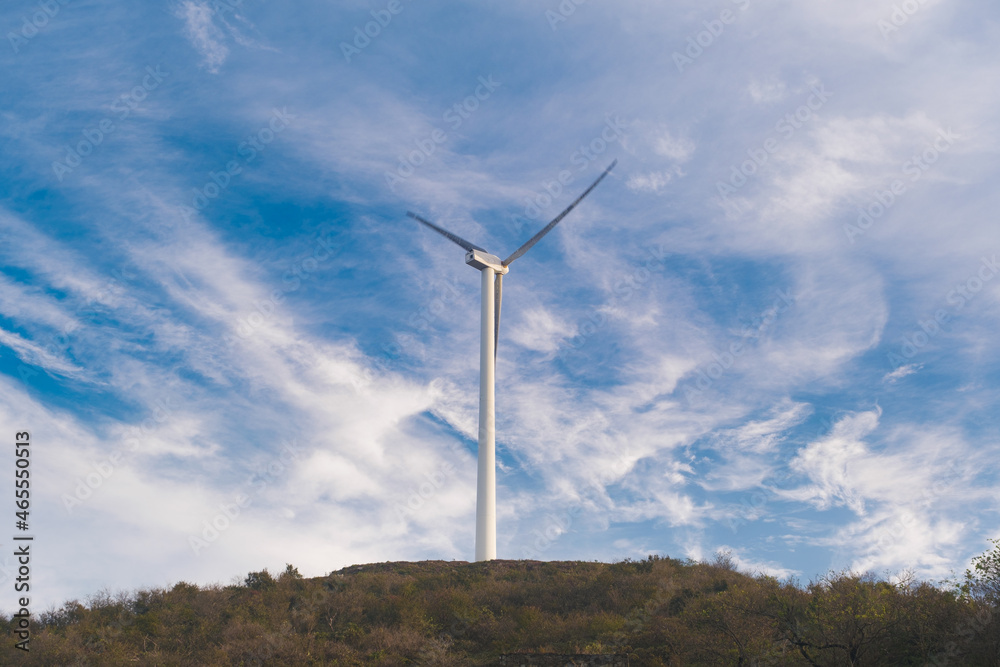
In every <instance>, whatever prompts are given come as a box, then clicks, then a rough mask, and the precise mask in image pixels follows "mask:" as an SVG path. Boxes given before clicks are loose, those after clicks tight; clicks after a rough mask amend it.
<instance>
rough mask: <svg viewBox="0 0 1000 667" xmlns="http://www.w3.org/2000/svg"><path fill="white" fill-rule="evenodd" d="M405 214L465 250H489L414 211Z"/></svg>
mask: <svg viewBox="0 0 1000 667" xmlns="http://www.w3.org/2000/svg"><path fill="white" fill-rule="evenodd" d="M406 215H408V216H410V217H411V218H413V219H414V220H416V221H417V222H422V223H424V224H425V225H427V226H428V227H430V228H431V229H433V230H434V231H435V232H437V233H438V234H440V235H441V236H443V237H445V238H446V239H448V240H449V241H451V242H452V243H456V244H458V245H460V246H462V247H463V248H465V249H466V250H481V251H482V252H489V251H488V250H486V249H485V248H480V247H479V246H477V245H475V244H473V243H469V242H468V241H466V240H465V239H463V238H462V237H461V236H456V235H455V234H452V233H451V232H449V231H448V230H446V229H441V228H440V227H438V226H437V225H435V224H434V223H433V222H428V221H426V220H424V219H423V218H421V217H420V216H419V215H417V214H416V213H413V212H411V211H407V212H406Z"/></svg>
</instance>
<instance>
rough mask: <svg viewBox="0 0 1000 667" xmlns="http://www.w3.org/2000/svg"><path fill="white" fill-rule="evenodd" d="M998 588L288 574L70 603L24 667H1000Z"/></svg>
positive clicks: (384, 568) (630, 569) (578, 567)
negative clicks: (623, 658)
mask: <svg viewBox="0 0 1000 667" xmlns="http://www.w3.org/2000/svg"><path fill="white" fill-rule="evenodd" d="M997 553H998V552H996V551H995V552H994V554H992V555H991V556H992V557H993V558H994V559H996V554H997ZM982 559H987V560H982ZM982 559H981V561H980V564H982V563H984V562H985V563H987V564H989V563H990V562H991V561H989V560H988V557H987V556H984V557H982ZM994 565H995V561H994ZM987 575H989V576H987ZM990 576H992V575H991V574H990V572H989V571H988V568H987V569H983V570H982V571H981V572H980V571H979V570H977V571H975V572H972V573H967V577H966V581H965V583H964V584H962V585H961V586H956V587H955V588H954V590H942V589H940V588H937V587H934V586H932V585H930V584H927V583H920V582H916V581H913V580H905V581H902V582H895V583H890V582H889V581H885V580H882V579H879V578H876V577H873V576H861V575H856V574H851V573H841V574H831V575H828V576H827V577H825V578H823V579H822V580H820V581H817V582H813V583H811V584H809V585H807V586H799V585H796V583H795V582H790V581H786V582H780V581H778V580H776V579H774V578H772V577H768V576H764V575H760V574H746V573H741V572H738V571H736V569H735V568H733V566H732V563H731V562H730V561H729V560H728V559H727V558H725V557H720V558H717V559H716V561H715V562H713V563H696V562H692V561H679V560H675V559H671V558H660V557H655V556H653V557H650V558H649V559H647V560H643V561H624V562H619V563H613V564H608V563H597V562H593V563H587V562H538V561H505V560H498V561H491V562H485V563H466V562H444V561H426V562H419V563H405V562H404V563H379V564H370V565H355V566H352V567H347V568H344V569H342V570H338V571H336V572H332V573H330V574H329V575H328V576H325V577H317V578H312V579H306V578H303V577H301V576H300V575H299V574H298V572H297V571H296V569H295V568H294V567H292V566H291V565H289V566H287V567H286V569H285V571H284V572H282V573H281V574H280V575H278V576H276V577H275V576H273V575H272V574H270V573H269V572H267V570H263V571H260V572H251V573H250V574H248V575H247V577H246V578H245V580H243V582H242V583H241V584H240V585H232V586H210V587H205V588H199V587H197V586H193V585H190V584H187V583H179V584H177V585H175V586H173V587H172V588H170V589H169V590H167V589H155V590H140V591H138V592H135V593H128V594H126V593H122V594H117V595H111V594H110V593H102V594H99V595H97V596H94V597H93V598H91V599H90V600H88V603H87V604H86V605H84V604H81V603H80V602H77V601H73V602H69V603H66V604H65V605H63V607H62V608H60V609H57V610H52V611H49V612H46V613H45V614H42V615H41V616H39V617H36V618H34V619H33V623H32V625H33V636H32V641H31V652H30V654H24V653H23V652H21V651H17V652H16V653H19V654H20V655H18V656H17V657H18V663H19V664H32V665H56V664H59V665H66V664H68V665H119V664H120V665H125V664H135V665H338V666H339V665H344V666H347V665H415V664H416V665H440V666H445V667H447V666H449V665H454V666H459V665H461V666H466V665H499V664H500V656H501V655H503V654H512V653H549V654H553V653H559V654H581V653H585V654H619V655H627V656H628V657H629V664H630V666H631V667H636V666H641V665H924V664H932V665H943V664H950V665H956V666H957V665H1000V660H998V657H997V656H1000V624H998V619H997V614H996V610H997V605H996V602H997V598H996V597H995V593H996V590H995V583H996V581H997V580H998V579H995V578H994V579H990V578H989V577H990ZM991 585H992V586H994V588H992V589H991V588H990V586H991ZM3 622H4V623H6V624H7V625H8V629H12V628H11V619H9V618H5V619H3ZM9 636H10V634H8V637H9ZM7 643H8V646H5V647H4V654H5V655H11V653H14V651H13V650H12V648H11V646H10V644H12V643H13V642H12V641H10V640H8V642H7ZM514 662H516V661H512V660H508V661H507V663H508V664H514ZM8 664H10V663H9V662H8Z"/></svg>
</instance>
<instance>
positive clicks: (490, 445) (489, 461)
mask: <svg viewBox="0 0 1000 667" xmlns="http://www.w3.org/2000/svg"><path fill="white" fill-rule="evenodd" d="M617 163H618V160H615V161H614V162H612V163H611V165H610V166H608V168H607V169H605V170H604V173H602V174H601V175H600V176H599V177H598V178H597V180H596V181H594V182H593V183H592V184H591V186H590V187H589V188H587V189H586V190H584V192H583V194H582V195H580V196H579V197H577V198H576V200H575V201H574V202H573V203H572V204H570V205H569V206H568V207H567V208H566V210H565V211H563V212H562V213H560V214H559V215H557V216H556V217H555V219H554V220H553V221H552V222H550V223H549V224H547V225H545V227H543V228H542V230H541V231H540V232H538V233H537V234H535V235H534V236H532V237H531V238H530V239H528V241H527V243H525V244H524V245H522V246H521V247H520V248H518V249H517V250H515V251H514V252H513V254H512V255H511V256H510V257H508V258H507V259H505V260H503V261H502V262H501V261H500V258H499V257H497V256H496V255H491V254H490V253H488V252H486V250H484V249H482V248H480V247H479V246H477V245H475V244H472V243H469V242H468V241H466V240H465V239H463V238H461V237H459V236H456V235H455V234H452V233H451V232H449V231H447V230H444V229H441V228H440V227H438V226H437V225H435V224H433V223H431V222H428V221H427V220H424V219H423V218H421V217H420V216H419V215H417V214H415V213H411V212H409V211H407V215H409V216H410V217H411V218H414V219H415V220H417V221H418V222H422V223H423V224H425V225H427V226H428V227H430V228H431V229H433V230H434V231H436V232H437V233H438V234H441V235H442V236H444V237H445V238H447V239H449V240H450V241H452V242H454V243H456V244H458V245H460V246H462V248H464V249H465V263H466V264H468V265H469V266H471V267H473V268H474V269H478V270H479V271H480V272H481V273H482V286H483V302H482V322H481V326H480V338H479V340H480V347H479V453H478V464H479V469H478V482H477V487H476V560H477V561H481V560H494V559H496V557H497V510H496V506H497V482H496V430H495V418H496V406H495V402H494V399H495V396H494V376H495V373H496V356H497V338H498V336H499V333H500V301H501V298H502V297H503V277H504V274H505V273H507V271H508V269H507V267H508V266H509V265H510V263H511V262H513V261H514V260H515V259H517V258H518V257H520V256H521V255H523V254H524V253H526V252H528V250H530V249H531V247H532V246H533V245H535V244H536V243H538V241H539V240H541V238H542V237H543V236H545V235H546V234H548V233H549V232H550V231H552V228H553V227H555V226H556V225H557V224H559V221H560V220H562V219H563V218H565V217H566V215H567V214H569V212H570V211H572V210H573V209H574V208H576V205H577V204H579V203H580V201H581V200H582V199H583V198H584V197H586V196H587V195H588V194H590V191H591V190H593V189H594V188H596V187H597V184H598V183H600V182H601V181H602V180H603V179H604V177H605V176H607V175H608V172H610V171H611V170H612V169H613V168H614V166H615V164H617Z"/></svg>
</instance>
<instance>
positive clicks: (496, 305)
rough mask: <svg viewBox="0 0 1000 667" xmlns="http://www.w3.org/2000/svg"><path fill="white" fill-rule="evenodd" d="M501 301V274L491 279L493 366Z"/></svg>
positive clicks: (498, 339) (495, 355)
mask: <svg viewBox="0 0 1000 667" xmlns="http://www.w3.org/2000/svg"><path fill="white" fill-rule="evenodd" d="M501 301H503V274H502V273H498V274H496V278H494V279H493V366H494V368H495V367H496V364H497V346H498V345H500V302H501Z"/></svg>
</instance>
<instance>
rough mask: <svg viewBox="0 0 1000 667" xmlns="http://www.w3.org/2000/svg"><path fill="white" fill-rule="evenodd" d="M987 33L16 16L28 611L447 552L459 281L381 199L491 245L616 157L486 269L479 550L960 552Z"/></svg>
mask: <svg viewBox="0 0 1000 667" xmlns="http://www.w3.org/2000/svg"><path fill="white" fill-rule="evenodd" d="M997 19H998V10H997V8H996V6H995V4H993V3H987V2H971V1H961V0H952V1H949V0H926V1H923V2H918V1H917V0H907V2H902V3H900V2H895V3H894V2H889V1H881V0H880V1H877V2H872V1H871V0H837V1H836V2H834V1H833V0H817V1H815V2H808V3H805V2H799V3H790V2H778V1H769V0H739V1H737V2H734V1H730V0H719V1H718V2H711V3H696V2H667V3H649V2H637V1H630V0H625V1H622V2H616V3H598V2H595V1H593V0H591V1H590V2H580V3H579V4H577V3H576V2H574V1H573V0H563V1H562V2H561V3H560V2H557V1H556V0H544V1H537V2H526V1H517V0H514V1H511V2H504V3H498V2H493V3H483V2H449V3H444V2H422V3H415V2H412V1H411V0H399V1H398V2H395V1H393V2H390V1H389V0H385V1H380V0H374V1H372V2H362V1H357V2H351V1H343V2H336V3H329V2H312V1H303V2H298V3H294V4H285V3H277V2H266V1H264V0H242V2H231V3H227V2H224V1H223V0H219V1H218V2H208V1H207V0H181V1H172V2H167V3H129V4H121V3H108V2H96V1H90V2H88V1H86V0H79V1H77V0H50V2H48V3H45V2H41V3H39V2H37V1H35V2H22V1H21V0H17V1H16V2H8V3H5V4H4V7H3V9H2V10H0V28H2V32H3V34H4V36H5V38H4V44H3V45H2V47H0V73H2V74H0V90H2V92H3V94H2V96H0V119H2V122H0V145H2V154H3V160H2V162H0V170H2V186H0V240H2V243H0V265H2V273H0V373H2V374H0V424H3V428H4V429H5V431H6V433H7V435H6V437H7V439H8V440H9V441H10V440H12V438H13V435H14V433H15V432H16V431H20V430H25V429H27V430H29V431H30V432H31V436H32V441H33V442H34V450H33V451H34V458H33V460H32V476H33V477H32V479H33V487H32V488H33V490H34V496H33V505H32V532H33V533H34V534H35V535H36V540H37V541H36V546H35V550H36V555H35V560H34V562H33V577H34V578H35V579H34V584H35V586H34V588H33V592H34V595H35V596H36V597H35V605H36V609H40V608H41V607H39V605H41V606H42V607H44V606H45V605H49V604H54V603H58V602H59V601H61V600H64V599H67V598H73V597H77V598H80V599H84V598H85V597H86V596H87V595H88V594H91V593H93V592H95V591H97V590H99V589H101V588H104V587H107V588H110V589H130V588H134V587H139V586H166V585H170V584H172V583H174V582H176V581H180V580H185V581H191V582H197V583H203V584H204V583H211V582H228V581H229V580H230V579H231V578H232V577H234V576H238V575H241V574H245V573H246V572H247V571H250V570H259V569H261V568H263V567H269V568H271V569H272V570H273V569H281V568H283V567H284V564H285V563H288V562H290V563H293V564H295V565H296V566H298V567H299V569H300V570H301V571H302V572H303V573H304V574H307V575H310V576H316V575H322V574H325V573H327V572H329V571H331V570H335V569H338V568H341V567H344V566H346V565H350V564H354V563H365V562H374V561H386V560H423V559H445V560H448V559H456V560H469V559H471V558H472V556H473V547H474V544H473V541H474V519H475V471H476V466H475V440H474V439H475V437H476V431H477V409H478V353H479V352H478V347H479V342H478V327H479V277H478V276H477V275H476V274H475V273H473V271H472V270H470V269H469V268H468V267H467V266H466V265H465V264H464V262H463V256H462V251H461V250H460V249H459V248H457V247H455V246H454V245H453V244H451V243H448V242H447V241H446V240H444V239H442V238H440V237H438V236H437V235H435V234H433V233H432V232H430V231H429V230H427V229H426V228H422V227H421V226H420V225H418V224H416V223H415V222H414V221H413V220H411V219H410V218H407V217H406V216H405V212H406V211H407V210H414V211H417V212H419V213H420V214H421V215H423V216H425V217H427V218H429V219H431V220H433V221H435V222H437V223H438V224H441V225H442V226H444V227H446V228H448V229H450V230H452V231H453V232H455V233H457V234H459V235H461V236H463V237H464V238H467V239H469V240H471V241H473V242H474V243H477V244H479V245H482V246H484V247H486V248H487V249H489V250H490V251H491V252H493V253H495V254H498V255H500V256H506V255H507V254H509V253H510V252H511V251H513V250H514V249H515V248H517V247H518V246H519V245H520V244H521V243H523V242H524V241H525V240H526V239H527V238H529V237H530V236H531V234H533V233H534V232H535V230H537V229H539V228H541V227H542V226H543V225H544V224H545V223H546V222H547V221H548V220H550V219H551V218H553V217H554V216H555V215H556V214H557V213H558V212H559V211H560V210H561V209H562V208H564V207H565V206H566V205H567V204H568V203H569V202H570V201H572V199H573V198H574V197H575V196H576V195H577V194H578V193H579V192H581V191H582V190H583V189H584V188H585V187H586V186H587V185H588V184H589V183H590V182H591V181H592V180H593V179H594V178H596V177H597V175H598V174H600V172H601V170H602V169H604V168H605V167H606V166H607V165H608V164H609V163H610V162H611V161H612V160H614V159H617V160H618V166H617V167H616V169H615V170H614V171H613V172H612V174H611V175H610V176H609V177H608V178H607V179H606V180H605V182H604V183H602V184H601V186H600V187H599V188H598V189H597V190H595V191H594V193H593V194H592V195H591V196H590V197H589V198H588V199H587V200H585V202H584V204H583V205H581V206H580V207H579V208H578V209H577V210H576V211H574V212H573V213H572V215H571V216H570V217H568V218H567V219H566V220H565V221H564V222H563V223H562V224H560V226H559V227H557V228H556V230H555V231H554V232H553V233H552V234H550V235H549V236H547V237H546V238H545V240H544V241H543V242H542V243H540V244H539V245H538V246H536V247H535V248H534V249H532V251H531V252H530V253H529V254H528V255H526V256H525V257H524V258H522V259H521V260H519V261H518V262H517V263H516V264H515V265H514V266H513V267H512V271H511V273H510V275H509V276H508V277H507V279H506V280H505V299H504V309H503V322H502V327H501V340H500V347H499V361H498V370H497V411H498V416H497V430H498V438H497V440H498V455H497V459H498V467H499V470H498V554H499V556H500V557H501V558H539V559H544V560H562V559H579V560H594V559H597V560H614V559H621V558H625V557H631V558H639V557H643V556H645V555H646V554H649V553H659V554H665V555H670V556H673V557H690V558H705V559H707V558H711V557H712V555H713V554H714V553H715V552H716V551H718V550H723V549H728V550H731V551H732V552H733V554H734V557H735V559H736V561H737V562H738V563H739V564H740V565H741V566H742V567H744V568H746V569H756V570H761V571H766V572H770V573H772V574H775V575H778V576H797V577H799V578H801V579H802V580H809V579H810V578H813V577H815V576H817V575H819V574H822V573H824V572H826V571H827V570H830V569H837V570H839V569H844V568H854V569H858V570H871V571H875V572H878V573H885V572H890V573H894V572H900V571H902V570H904V569H912V570H914V571H915V572H916V573H917V574H918V575H919V576H922V577H925V578H930V579H941V578H944V577H947V576H949V574H950V573H951V572H953V571H961V570H963V569H964V568H965V567H966V565H967V563H968V561H969V559H970V558H971V557H972V556H974V555H976V554H978V553H981V552H983V551H985V550H986V549H987V548H988V546H989V544H988V543H987V539H988V538H991V537H997V536H998V535H1000V516H998V513H997V506H998V503H997V500H998V491H997V487H998V484H997V482H998V471H997V468H996V465H995V462H996V460H997V457H998V449H1000V440H998V436H997V432H998V428H997V427H998V425H1000V418H998V416H997V410H996V408H995V406H996V405H997V403H998V400H997V399H998V393H1000V351H998V349H997V346H996V345H995V340H996V331H997V325H998V323H1000V277H998V276H997V273H998V272H1000V267H998V265H997V263H996V262H997V254H998V253H1000V235H998V233H997V222H998V220H997V213H996V212H997V211H998V210H1000V194H998V190H997V188H996V187H995V185H994V184H995V182H996V180H997V176H998V172H1000V161H998V159H997V141H998V136H1000V127H998V118H1000V116H998V114H997V102H998V100H997V98H998V95H1000V93H998V92H997V90H996V86H995V85H994V83H995V81H996V80H997V74H998V69H1000V58H998V50H997V48H996V44H997V43H1000V34H998V33H1000V24H998V20H997ZM365 31H367V32H368V34H367V35H366V34H365ZM560 177H561V178H562V181H563V182H562V183H560ZM991 406H992V407H991ZM6 465H7V466H8V470H13V458H11V459H8V461H7V463H6ZM3 478H4V481H3V482H2V483H0V491H2V493H3V497H5V498H8V499H11V498H12V497H13V494H12V486H13V484H12V481H11V478H12V475H4V476H3ZM8 502H10V505H9V506H8V507H11V508H12V505H13V503H12V502H11V501H8ZM11 512H13V509H11ZM11 521H12V523H13V519H11ZM10 531H11V533H13V532H14V529H13V528H10ZM0 541H3V542H9V537H8V538H2V537H0ZM4 551H5V552H9V551H10V549H4ZM6 558H7V560H6V561H5V564H4V565H3V568H5V569H4V572H6V574H0V576H2V577H9V576H10V571H11V563H12V561H11V558H10V557H6ZM0 560H2V559H0ZM8 598H9V596H6V597H5V598H4V602H3V603H2V605H3V606H4V607H6V608H9V607H10V604H11V600H10V599H8Z"/></svg>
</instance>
